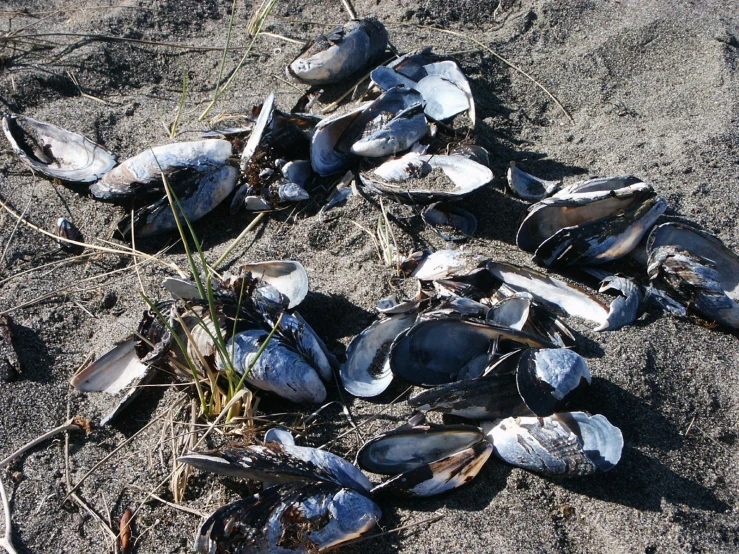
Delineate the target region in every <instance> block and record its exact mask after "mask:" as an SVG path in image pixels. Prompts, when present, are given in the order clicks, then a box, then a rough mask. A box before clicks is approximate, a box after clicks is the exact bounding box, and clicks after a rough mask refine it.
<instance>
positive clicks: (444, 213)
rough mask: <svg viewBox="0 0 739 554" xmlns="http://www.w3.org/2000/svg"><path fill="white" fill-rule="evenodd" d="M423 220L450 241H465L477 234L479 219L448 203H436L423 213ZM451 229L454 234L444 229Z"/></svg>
mask: <svg viewBox="0 0 739 554" xmlns="http://www.w3.org/2000/svg"><path fill="white" fill-rule="evenodd" d="M421 216H422V217H423V220H424V221H425V222H426V223H427V224H428V225H431V226H432V227H434V230H435V231H436V232H437V233H439V236H440V237H441V238H443V239H444V240H448V241H454V242H457V241H463V240H467V238H469V237H471V236H472V235H474V234H475V231H476V230H477V218H475V216H474V215H472V214H471V213H470V212H468V211H467V210H463V209H462V208H460V207H459V206H455V205H454V204H451V203H448V202H436V203H434V204H431V205H430V206H428V207H427V208H424V210H423V212H422V213H421ZM445 228H451V229H452V232H445V231H443V230H442V229H445Z"/></svg>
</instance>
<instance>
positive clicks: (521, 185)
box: [506, 162, 562, 202]
mask: <svg viewBox="0 0 739 554" xmlns="http://www.w3.org/2000/svg"><path fill="white" fill-rule="evenodd" d="M506 178H507V179H508V187H509V188H510V189H511V191H512V192H513V194H515V195H516V196H518V197H519V198H522V199H523V200H528V201H529V202H538V201H539V200H541V199H543V198H546V197H547V196H551V195H552V194H554V193H555V192H557V191H558V190H559V188H560V187H561V186H562V181H546V180H544V179H539V178H538V177H534V176H533V175H531V174H530V173H526V172H525V171H524V170H522V169H520V168H519V167H517V166H516V164H515V162H511V165H510V167H509V168H508V173H506Z"/></svg>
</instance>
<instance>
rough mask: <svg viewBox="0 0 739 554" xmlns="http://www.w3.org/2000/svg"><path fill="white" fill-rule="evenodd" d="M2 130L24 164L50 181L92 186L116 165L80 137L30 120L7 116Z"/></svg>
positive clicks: (114, 161) (105, 151)
mask: <svg viewBox="0 0 739 554" xmlns="http://www.w3.org/2000/svg"><path fill="white" fill-rule="evenodd" d="M3 131H4V132H5V136H6V138H7V139H8V142H10V146H11V147H12V148H13V151H14V152H15V153H16V154H17V155H18V156H19V157H20V158H21V160H23V162H24V163H25V164H26V165H28V166H29V167H31V168H32V169H33V170H35V171H38V172H39V173H42V174H44V175H46V176H47V177H51V178H52V179H60V180H62V181H67V182H72V183H93V182H95V181H97V180H98V179H100V178H101V177H102V176H103V175H105V174H106V173H107V172H108V171H110V170H111V169H112V168H113V167H114V166H115V164H116V157H115V156H114V155H113V154H111V153H110V152H108V151H107V150H105V149H104V148H103V147H102V146H100V145H97V144H95V143H94V142H92V141H90V140H88V139H86V138H85V137H83V136H82V135H78V134H77V133H72V132H71V131H66V130H64V129H61V128H59V127H56V126H54V125H51V124H49V123H43V122H41V121H36V120H35V119H31V118H30V117H26V116H23V115H6V116H5V117H3Z"/></svg>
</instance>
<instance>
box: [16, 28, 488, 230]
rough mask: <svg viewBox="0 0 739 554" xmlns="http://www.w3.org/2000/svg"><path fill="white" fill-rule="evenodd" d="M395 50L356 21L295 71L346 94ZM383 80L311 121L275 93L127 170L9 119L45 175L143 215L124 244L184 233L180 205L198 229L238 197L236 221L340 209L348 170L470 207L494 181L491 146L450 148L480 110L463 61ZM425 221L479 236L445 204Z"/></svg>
mask: <svg viewBox="0 0 739 554" xmlns="http://www.w3.org/2000/svg"><path fill="white" fill-rule="evenodd" d="M387 41H388V36H387V31H386V30H385V28H384V26H383V25H382V23H380V22H379V21H377V20H376V19H373V18H366V19H362V20H353V21H350V22H349V23H347V24H345V25H343V26H342V27H338V28H337V29H334V30H333V31H331V32H330V33H328V34H326V35H320V36H319V37H318V38H317V39H316V40H315V41H314V42H313V43H312V44H311V45H309V47H307V48H306V50H304V51H303V52H302V53H301V54H300V55H299V56H298V57H297V58H296V59H295V60H294V61H293V62H292V63H291V64H289V66H288V67H287V69H286V71H287V74H288V76H289V77H290V78H291V79H293V80H296V81H298V82H301V83H305V84H309V85H326V84H334V83H341V82H344V81H346V79H347V78H349V77H351V76H353V75H355V74H357V73H362V72H364V71H367V70H368V69H371V68H375V67H376V66H377V64H378V63H380V62H381V61H382V60H383V58H384V57H385V49H386V47H387ZM372 79H373V81H372V85H373V86H372V87H371V90H370V92H369V93H368V94H367V95H366V96H365V98H363V99H360V100H359V101H358V102H357V104H356V105H355V106H354V107H350V108H348V109H346V110H345V111H343V112H342V113H339V114H337V115H333V116H330V117H325V118H321V117H319V116H315V115H311V114H308V113H303V112H304V111H305V108H307V107H308V103H306V102H303V101H302V99H301V101H300V102H299V103H298V105H297V106H296V107H295V108H294V109H293V110H292V112H291V113H287V112H283V111H280V110H279V109H277V107H276V100H275V96H274V94H270V95H269V96H268V97H267V99H266V100H265V101H264V102H263V103H262V105H261V106H259V107H256V108H254V110H253V111H252V113H251V114H250V115H249V116H247V119H248V120H249V121H250V122H251V124H250V125H248V126H245V127H240V128H232V129H222V130H215V131H210V132H207V133H205V134H204V140H198V141H188V142H176V143H172V144H165V145H159V146H154V147H151V148H147V149H146V150H145V151H143V152H141V153H139V154H138V155H136V156H133V157H131V158H128V159H126V160H124V161H122V162H121V163H117V156H115V155H114V154H112V153H110V152H108V151H107V150H105V149H104V148H103V147H102V146H100V145H98V144H95V143H94V142H93V141H91V140H89V139H87V138H85V137H83V136H81V135H79V134H76V133H73V132H70V131H66V130H64V129H60V128H58V127H56V126H54V125H51V124H49V123H43V122H40V121H36V120H34V119H31V118H29V117H26V116H23V115H7V116H5V117H4V118H3V129H4V131H5V136H6V137H7V139H8V141H9V142H10V144H11V146H12V148H13V150H14V151H15V152H16V154H17V155H18V156H19V157H20V158H21V160H22V161H23V162H24V163H26V164H27V165H28V166H29V167H31V169H32V170H33V171H34V172H38V173H40V174H42V175H45V176H47V177H50V178H52V179H59V180H60V181H63V182H66V183H84V184H87V185H89V191H90V195H91V196H92V197H93V198H94V199H96V200H100V201H104V202H113V203H117V204H123V205H125V206H126V207H127V208H129V213H130V208H131V206H134V207H135V208H136V209H135V211H134V213H133V215H132V216H131V215H126V216H124V217H122V218H121V220H120V222H119V223H118V226H117V231H116V234H117V236H118V238H121V239H123V240H130V239H131V236H132V235H135V236H136V237H140V238H144V237H148V236H152V235H157V234H161V233H166V232H169V231H173V230H175V229H176V227H177V225H176V218H175V217H174V214H173V212H172V208H171V204H173V203H174V204H175V205H176V206H177V210H178V212H179V215H181V216H185V217H186V218H187V219H188V220H189V221H196V220H198V219H200V218H202V217H203V216H205V215H206V214H208V213H209V212H210V211H212V210H213V209H214V208H215V207H216V206H218V205H219V204H220V203H221V202H223V201H224V200H225V199H226V198H227V197H229V196H231V198H232V199H231V213H236V212H237V211H239V210H240V209H246V210H249V211H270V210H275V209H280V208H281V207H283V206H286V205H288V204H289V203H293V202H300V201H304V200H307V199H309V198H311V196H312V195H313V194H314V193H315V192H317V191H318V192H320V193H321V194H323V195H324V196H328V205H327V208H330V207H331V206H333V205H334V204H336V203H340V202H342V201H343V200H345V199H346V197H347V194H349V191H350V189H347V188H346V187H343V190H340V189H341V188H342V187H337V185H338V184H340V183H341V182H342V177H343V176H344V175H345V174H346V172H347V171H352V172H354V173H355V174H356V178H357V179H358V182H359V183H360V186H361V187H362V188H364V189H365V190H366V191H368V192H370V193H373V194H381V195H385V196H389V197H391V198H393V199H395V200H398V201H401V202H412V203H422V204H430V203H433V202H437V203H438V202H440V201H444V200H453V199H458V198H460V197H462V196H464V195H466V194H469V193H471V192H473V191H475V190H477V189H479V188H481V187H483V186H485V185H487V184H489V183H490V182H491V181H492V179H493V174H492V172H491V171H490V168H489V156H488V154H487V152H486V151H485V150H484V149H483V148H482V147H477V146H472V147H470V146H467V147H464V148H457V149H452V148H450V145H452V143H455V142H456V143H457V144H458V143H459V140H458V139H457V138H456V134H455V132H454V130H453V128H452V127H451V123H452V120H453V119H454V118H455V117H456V116H458V115H460V114H466V115H467V118H468V122H469V124H470V125H471V126H474V124H475V104H474V99H473V97H472V93H471V90H470V86H469V83H468V82H467V79H466V77H465V76H464V73H463V72H462V70H461V69H460V67H459V66H458V65H457V63H456V62H454V61H452V60H448V59H443V58H441V57H439V56H435V55H434V54H432V52H431V49H430V48H427V49H425V50H422V51H418V52H414V53H411V54H408V55H406V56H402V57H401V58H399V59H397V60H394V61H392V62H391V63H389V64H388V65H387V66H380V67H376V68H375V69H374V71H373V72H372ZM309 94H312V93H311V92H310V91H309ZM247 135H248V139H245V137H246V136H247ZM239 150H241V153H240V155H239ZM237 157H238V159H237ZM165 185H169V187H170V188H171V192H172V193H173V196H174V197H175V198H174V200H173V199H172V198H170V195H169V194H166V190H165ZM232 193H233V194H232ZM426 212H428V213H426ZM424 221H426V222H428V224H429V225H434V226H443V227H451V228H452V229H455V228H456V229H459V232H458V233H456V234H453V236H450V238H449V240H459V239H462V238H465V237H466V236H469V234H471V233H473V232H474V230H475V227H476V225H477V222H476V220H475V218H474V216H472V214H469V213H468V212H465V211H464V210H461V211H460V210H458V209H455V208H454V207H449V206H446V205H445V204H443V203H442V204H435V205H434V206H432V207H429V209H428V210H426V211H425V213H424Z"/></svg>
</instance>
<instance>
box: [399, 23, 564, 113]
mask: <svg viewBox="0 0 739 554" xmlns="http://www.w3.org/2000/svg"><path fill="white" fill-rule="evenodd" d="M414 27H418V28H419V29H430V30H432V31H437V32H439V33H445V34H447V35H453V36H455V37H459V38H462V39H465V40H469V41H470V42H474V43H475V44H477V45H478V46H479V47H480V48H482V49H483V50H485V51H486V52H487V53H488V54H490V55H491V56H493V57H495V58H497V59H498V60H500V61H501V62H503V63H504V64H506V65H507V66H508V67H510V68H512V69H513V70H515V71H517V72H518V73H520V74H521V75H523V76H524V77H526V78H527V79H528V80H529V81H531V82H532V83H534V84H535V85H536V86H537V87H539V88H540V89H541V90H543V91H544V93H545V94H546V95H547V96H548V97H549V98H551V99H552V100H553V101H554V103H555V104H557V106H558V107H559V109H560V110H562V112H563V113H564V114H565V116H566V117H567V119H568V120H569V121H570V123H572V124H573V125H574V124H575V120H574V119H572V116H571V115H570V112H568V111H567V109H566V108H565V107H564V106H563V105H562V103H561V102H560V101H559V100H558V99H557V97H556V96H554V94H552V93H551V92H549V89H548V88H547V87H545V86H544V85H542V84H541V83H540V82H539V81H537V80H536V79H535V78H534V77H532V76H531V75H529V74H528V73H526V72H525V71H524V70H523V69H521V68H520V67H518V66H517V65H515V64H513V63H511V62H509V61H508V60H507V59H505V58H504V57H503V56H501V55H500V54H498V53H497V52H495V51H494V50H493V49H492V48H490V47H488V46H486V45H485V44H484V43H482V42H480V41H479V40H477V39H475V38H472V37H471V36H470V35H465V34H464V33H458V32H457V31H450V30H449V29H439V28H438V27H432V26H431V25H414Z"/></svg>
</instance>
